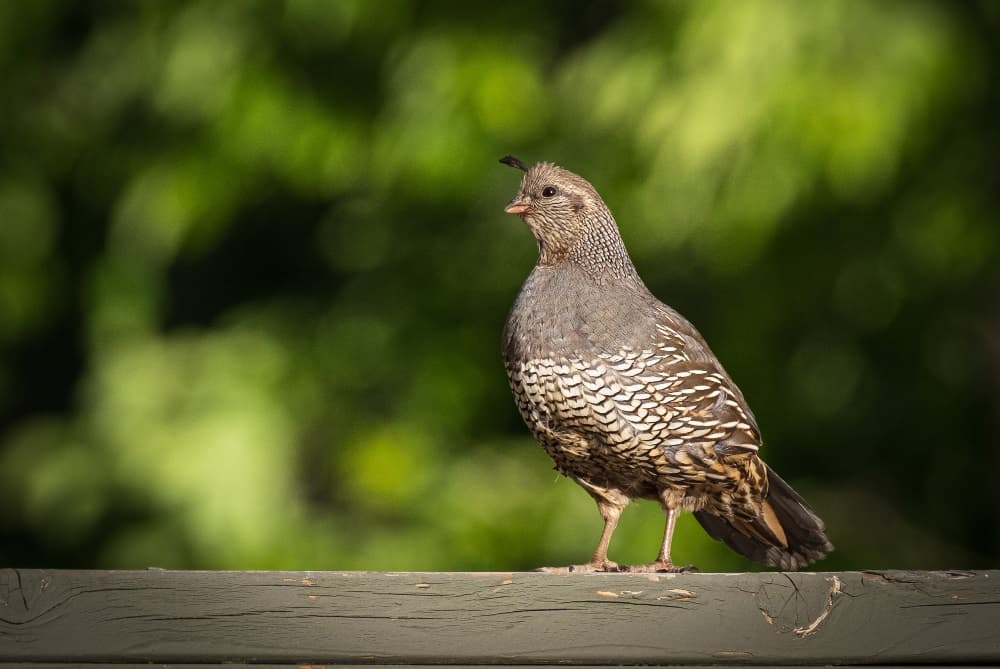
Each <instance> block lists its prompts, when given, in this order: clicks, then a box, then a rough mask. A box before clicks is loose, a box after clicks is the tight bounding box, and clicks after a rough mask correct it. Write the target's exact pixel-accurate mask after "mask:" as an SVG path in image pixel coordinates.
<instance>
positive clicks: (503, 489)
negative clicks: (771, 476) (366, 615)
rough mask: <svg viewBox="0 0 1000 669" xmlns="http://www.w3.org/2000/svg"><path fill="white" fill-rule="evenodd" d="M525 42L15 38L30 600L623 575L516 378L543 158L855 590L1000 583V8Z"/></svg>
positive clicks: (628, 526) (15, 307)
mask: <svg viewBox="0 0 1000 669" xmlns="http://www.w3.org/2000/svg"><path fill="white" fill-rule="evenodd" d="M501 4H502V6H498V7H497V8H493V9H489V8H487V6H486V5H469V4H463V3H448V2H429V3H415V2H414V3H406V2H392V3H370V2H362V1H360V0H337V1H327V0H287V1H286V2H272V1H270V0H267V1H265V0H256V1H255V0H244V1H241V2H216V1H215V0H202V1H188V2H124V1H116V2H100V3H97V2H94V3H80V2H58V1H55V0H46V1H41V0H19V1H9V2H4V3H0V115H2V119H3V122H2V123H0V421H2V423H0V425H2V429H0V563H2V564H5V565H19V566H53V567H55V566H63V567H69V566H73V567H105V568H106V567H133V568H135V567H144V566H149V565H155V566H161V567H196V568H254V569H277V568H297V569H395V570H404V569H495V570H510V569H525V568H531V567H534V566H537V565H538V564H542V563H552V564H558V563H568V562H573V561H582V560H584V559H586V557H587V556H589V553H590V551H591V550H592V549H593V546H594V545H595V542H596V539H597V535H598V534H599V529H600V524H601V523H600V518H599V516H598V514H597V511H596V509H595V508H594V506H593V503H592V501H591V500H590V498H589V497H588V496H587V495H586V494H585V493H583V492H582V491H581V490H579V489H578V488H577V487H576V486H575V485H574V484H573V483H571V482H570V481H568V480H566V479H562V478H559V477H557V476H556V474H555V473H554V472H553V471H552V470H551V463H549V461H548V459H547V457H546V456H545V455H544V453H543V452H542V451H541V449H539V448H538V447H537V446H536V445H534V444H533V442H532V440H531V439H530V437H529V436H528V433H527V431H526V430H525V429H524V427H523V425H521V423H520V420H519V418H518V416H517V414H516V411H515V409H514V405H513V402H512V401H511V399H510V397H509V395H508V390H507V387H506V383H505V379H504V374H503V369H502V365H501V362H500V354H499V335H500V331H501V328H502V324H503V320H504V318H505V316H506V311H507V309H508V307H509V305H510V303H511V302H512V300H513V298H514V296H515V294H516V292H517V289H518V286H519V284H520V281H521V280H522V279H523V277H524V276H525V275H526V274H527V272H528V271H529V270H530V268H531V265H532V263H533V262H534V254H535V248H534V244H533V241H532V240H531V237H530V235H529V233H528V231H527V230H526V229H525V228H524V226H522V225H521V224H520V223H519V222H518V221H517V220H516V219H514V218H512V217H507V216H505V215H504V214H503V213H502V207H503V204H504V203H505V202H506V200H507V199H508V198H509V197H510V196H511V195H513V193H514V192H515V190H516V188H517V184H518V174H516V173H514V172H511V171H510V170H508V169H507V168H505V167H503V166H500V165H498V164H497V162H496V160H497V158H498V157H499V156H501V155H503V154H505V153H508V152H511V153H515V154H517V155H519V156H521V157H522V158H524V159H527V160H542V159H544V160H552V161H556V162H559V163H560V164H562V165H564V166H566V167H567V168H570V169H572V170H574V171H576V172H579V173H580V174H583V175H585V176H586V177H588V178H589V179H590V180H591V181H592V182H593V183H594V184H595V185H596V186H597V188H598V189H599V190H600V191H601V192H602V194H603V195H604V196H605V199H606V200H607V202H608V203H609V205H610V206H611V208H612V210H613V211H614V212H615V213H616V215H617V217H618V220H619V223H620V225H621V228H622V232H623V235H624V237H625V239H626V242H627V244H628V245H629V247H630V249H631V251H632V253H633V256H634V258H635V260H636V263H637V265H638V267H639V269H640V272H641V273H642V275H643V276H644V277H645V279H646V281H647V283H649V285H650V286H651V287H652V288H653V290H654V292H655V293H657V294H658V295H659V296H660V297H661V298H663V299H664V300H666V301H667V302H669V303H671V304H673V305H674V306H676V307H677V308H679V309H680V310H681V311H682V312H684V313H686V314H687V315H688V316H689V317H690V318H691V319H692V320H693V321H694V322H695V323H697V324H698V325H699V327H700V329H701V330H702V331H703V333H704V334H705V335H706V337H707V338H708V340H709V341H710V343H711V344H712V345H713V347H714V348H715V350H716V353H717V354H718V355H719V357H720V358H721V359H722V360H723V361H724V363H725V364H726V366H727V368H728V369H729V371H730V373H731V374H732V375H733V377H734V378H735V379H736V380H737V381H738V382H739V383H740V385H741V387H742V388H743V390H744V392H745V393H746V395H747V397H748V398H749V400H750V402H751V404H752V406H753V407H754V410H755V412H756V413H757V416H758V418H759V422H760V424H761V426H762V427H763V430H764V433H765V436H766V440H767V441H766V446H765V449H764V454H765V456H766V458H767V459H768V460H769V461H770V462H771V463H772V464H773V465H774V466H775V468H776V469H777V470H779V471H780V472H781V473H782V474H783V475H784V477H785V478H786V479H788V480H790V481H792V482H793V483H794V484H795V485H796V487H797V488H799V489H800V490H801V491H802V492H803V493H804V494H805V495H806V497H808V498H809V499H810V500H811V501H812V502H813V504H814V505H815V507H816V508H817V509H818V510H819V511H820V513H821V514H822V515H823V516H824V517H825V518H826V519H827V521H828V525H829V527H830V531H831V535H832V537H833V540H834V542H835V543H836V544H837V545H838V547H839V550H838V552H837V553H835V554H834V556H833V557H831V558H830V559H829V560H827V561H826V562H825V563H823V565H822V566H823V567H826V568H831V569H836V568H875V567H913V568H950V567H982V566H995V565H996V558H997V556H998V555H1000V492H998V489H1000V488H998V486H997V485H996V482H995V476H996V472H997V471H998V469H1000V449H998V443H1000V383H998V382H997V378H998V376H1000V334H998V329H1000V317H998V313H997V309H998V306H1000V303H998V295H1000V292H998V287H1000V285H998V274H1000V272H998V263H997V258H998V241H1000V240H998V236H1000V230H998V225H997V224H998V215H997V213H998V210H1000V209H998V207H1000V201H998V199H1000V197H998V193H1000V188H998V186H1000V179H998V175H1000V172H998V169H997V165H996V156H997V155H1000V132H998V126H997V123H996V118H997V117H996V110H997V104H996V103H997V102H998V95H1000V92H998V90H997V88H996V86H995V80H996V73H997V71H998V70H997V65H998V63H1000V39H998V36H1000V12H998V10H997V5H995V4H992V3H989V2H986V1H983V2H968V3H924V2H910V3H902V2H850V3H849V2H832V3H799V2H793V1H792V0H755V1H753V2H743V3H730V2H723V1H722V0H714V1H698V2H694V1H690V2H662V3H661V2H648V3H635V4H630V5H618V4H616V3H610V2H608V3H596V4H592V5H588V6H579V5H577V4H576V3H570V2H553V3H547V4H545V5H537V4H535V3H528V2H515V3H501ZM661 524H662V516H661V513H660V511H659V510H658V509H657V508H656V507H655V506H654V505H652V504H649V503H641V504H637V505H635V506H634V507H633V508H631V509H629V510H628V511H627V512H626V514H625V517H624V519H623V523H622V527H621V529H620V531H619V533H618V534H617V535H616V537H615V542H614V544H613V546H612V557H613V558H615V559H618V560H622V561H645V560H648V559H651V558H652V557H653V556H654V555H655V551H656V548H657V542H658V540H659V536H660V532H661V529H662V528H661ZM676 546H677V548H676V551H675V554H676V556H677V558H678V559H679V560H682V561H684V562H694V563H696V564H699V565H700V566H701V567H702V568H704V569H709V570H725V569H733V570H739V569H747V568H751V565H749V564H748V563H747V562H746V561H744V560H743V559H742V558H740V557H738V556H736V555H734V554H733V553H731V552H730V551H728V549H726V548H724V547H723V546H721V545H720V544H717V543H715V542H713V541H711V540H710V539H709V538H708V537H707V536H706V535H705V534H704V532H702V531H701V529H700V528H699V527H698V526H697V524H696V523H694V522H693V520H692V519H690V518H685V519H684V520H683V521H682V523H681V525H680V526H679V529H678V538H677V542H676Z"/></svg>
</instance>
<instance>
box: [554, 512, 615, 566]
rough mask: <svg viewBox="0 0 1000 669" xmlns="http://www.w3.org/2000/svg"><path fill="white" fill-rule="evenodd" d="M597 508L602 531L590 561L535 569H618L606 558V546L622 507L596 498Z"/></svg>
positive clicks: (608, 543)
mask: <svg viewBox="0 0 1000 669" xmlns="http://www.w3.org/2000/svg"><path fill="white" fill-rule="evenodd" d="M597 508H598V509H599V510H600V512H601V517H602V518H604V531H603V532H601V540H600V541H599V542H598V543H597V550H595V551H594V557H592V558H590V562H588V563H586V564H574V565H570V566H568V567H540V568H539V569H537V570H536V571H544V572H548V573H559V574H565V573H570V572H572V573H584V572H593V571H618V563H617V562H612V561H611V560H609V559H608V546H609V545H610V544H611V535H612V534H614V533H615V528H616V527H618V519H619V518H620V517H621V515H622V507H621V506H618V505H616V504H611V503H610V502H608V501H606V500H603V499H600V498H598V499H597Z"/></svg>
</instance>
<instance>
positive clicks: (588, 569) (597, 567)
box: [535, 560, 623, 574]
mask: <svg viewBox="0 0 1000 669" xmlns="http://www.w3.org/2000/svg"><path fill="white" fill-rule="evenodd" d="M535 571H539V572H542V573H545V574H593V573H601V572H617V571H623V569H622V568H621V567H620V566H618V563H617V562H612V561H611V560H602V561H599V562H588V563H586V564H571V565H569V566H566V567H539V568H538V569H536V570H535Z"/></svg>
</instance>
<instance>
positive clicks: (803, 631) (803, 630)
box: [792, 575, 842, 639]
mask: <svg viewBox="0 0 1000 669" xmlns="http://www.w3.org/2000/svg"><path fill="white" fill-rule="evenodd" d="M826 581H827V583H829V584H830V588H829V589H828V590H827V591H826V605H825V606H824V607H823V610H822V611H820V614H819V615H818V616H816V619H815V620H813V621H812V622H811V623H809V624H808V625H806V626H804V627H796V628H795V629H793V630H792V631H793V632H795V635H796V636H798V637H799V638H800V639H801V638H805V637H807V636H810V635H812V634H815V633H816V631H817V630H818V629H819V626H820V625H822V624H823V621H824V620H826V617H827V616H828V615H830V611H832V610H833V602H834V599H835V598H836V596H837V595H839V594H840V593H841V587H842V584H841V582H840V577H838V576H836V575H833V576H830V578H828V579H826Z"/></svg>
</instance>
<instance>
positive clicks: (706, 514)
mask: <svg viewBox="0 0 1000 669" xmlns="http://www.w3.org/2000/svg"><path fill="white" fill-rule="evenodd" d="M500 162H502V163H505V164H507V165H509V166H511V167H515V168H517V169H519V170H521V171H522V172H524V176H523V178H522V180H521V187H520V190H519V191H518V193H517V195H516V196H514V198H513V199H511V200H510V202H509V203H508V204H507V206H506V209H505V211H506V212H508V213H511V214H516V215H517V216H519V217H521V219H522V220H523V221H524V222H525V223H527V225H528V227H529V228H530V229H531V232H532V234H533V235H534V237H535V239H536V241H537V242H538V261H537V263H536V265H535V267H534V269H533V270H532V272H531V274H530V275H529V276H528V278H527V279H526V280H525V282H524V284H523V286H522V287H521V291H520V293H519V294H518V296H517V299H516V300H515V302H514V305H513V307H512V308H511V311H510V315H509V316H508V318H507V323H506V326H505V328H504V334H503V355H504V365H505V368H506V371H507V377H508V381H509V383H510V387H511V390H512V391H513V394H514V398H515V400H516V402H517V407H518V409H519V411H520V413H521V416H522V417H523V419H524V421H525V423H526V424H527V426H528V428H529V429H530V430H531V432H532V433H533V434H534V436H535V438H536V439H537V440H538V442H539V443H540V444H541V445H542V447H543V448H544V449H545V451H546V452H547V453H548V455H549V456H550V457H551V458H552V460H553V461H554V463H555V467H556V469H557V470H558V471H559V472H560V473H561V474H563V475H565V476H567V477H569V478H571V479H573V480H574V481H576V483H578V484H579V485H580V486H582V487H583V488H584V489H585V490H586V491H587V492H588V493H589V494H590V495H591V497H593V498H594V500H595V501H596V502H597V507H598V509H599V510H600V513H601V516H602V517H603V519H604V531H603V532H602V534H601V538H600V541H599V542H598V545H597V549H596V550H595V552H594V555H593V557H592V558H591V559H590V561H589V562H588V563H586V564H582V565H574V566H570V567H556V568H543V570H555V571H584V572H585V571H618V570H629V571H640V572H658V571H683V570H685V569H690V568H692V567H690V566H688V567H678V566H675V565H674V563H673V562H672V561H671V555H670V549H671V540H672V537H673V533H674V526H675V524H676V522H677V517H678V514H679V513H680V512H681V511H691V512H693V513H694V515H695V518H697V520H698V522H699V523H700V524H701V525H702V527H703V528H704V529H705V530H706V531H707V532H708V533H709V535H711V536H712V537H713V538H715V539H718V540H720V541H723V542H725V543H726V544H727V545H728V546H729V547H731V548H732V549H733V550H735V551H736V552H738V553H740V554H742V555H745V556H746V557H748V558H750V559H752V560H755V561H757V562H762V563H764V564H767V565H771V566H774V567H779V568H781V569H798V568H800V567H803V566H805V565H808V564H810V563H812V562H814V561H815V560H818V559H820V558H822V557H824V556H825V555H827V554H828V553H829V552H830V551H831V550H833V546H832V544H831V543H830V541H829V540H828V539H827V536H826V531H825V527H824V525H823V521H822V520H821V519H820V518H819V516H817V515H816V513H815V512H814V511H813V510H812V509H811V508H809V506H808V505H807V504H806V502H805V500H803V499H802V497H801V496H799V494H798V493H796V492H795V491H794V490H793V489H792V488H791V486H789V485H788V484H787V483H785V482H784V481H783V480H782V479H781V478H780V477H779V476H778V475H777V474H775V473H774V471H772V470H771V469H770V467H768V466H767V465H766V464H765V463H764V462H763V461H762V460H761V459H760V457H759V454H758V451H759V448H760V446H761V435H760V431H759V430H758V428H757V423H756V420H755V419H754V415H753V413H752V412H751V411H750V408H749V407H748V406H747V403H746V400H745V399H744V397H743V394H742V393H741V392H740V390H739V388H737V387H736V384H735V383H733V381H732V379H730V377H729V375H728V374H727V373H726V371H725V370H724V369H723V368H722V365H721V364H720V363H719V361H718V360H717V359H716V357H715V355H714V354H713V353H712V351H711V350H710V349H709V347H708V344H706V343H705V340H704V339H703V338H702V336H701V335H700V334H699V333H698V331H697V330H696V329H695V328H694V326H693V325H692V324H691V323H690V322H688V321H687V320H686V319H685V318H684V317H683V316H681V315H680V314H679V313H678V312H676V311H675V310H674V309H672V308H671V307H669V306H667V305H666V304H664V303H662V302H660V301H659V300H657V299H656V298H655V297H654V296H653V295H652V293H651V292H650V291H649V289H648V288H647V287H646V285H645V284H644V283H643V282H642V279H640V278H639V275H638V273H637V272H636V269H635V266H634V265H633V264H632V260H631V258H630V257H629V255H628V252H627V250H626V249H625V244H624V242H623V241H622V238H621V235H620V234H619V231H618V226H617V224H616V222H615V219H614V217H613V216H612V215H611V212H610V211H609V210H608V207H607V206H606V205H605V204H604V201H603V200H602V199H601V196H600V195H599V194H598V193H597V191H596V190H595V189H594V187H593V186H592V185H591V184H590V183H589V182H587V181H586V180H585V179H583V178H582V177H580V176H577V175H576V174H573V173H572V172H569V171H567V170H565V169H562V168H561V167H558V166H556V165H553V164H551V163H545V162H542V163H536V164H534V165H532V166H528V165H526V164H524V163H523V162H522V161H520V160H518V159H517V158H515V157H513V156H504V157H503V158H501V159H500ZM633 499H651V500H655V501H657V502H659V504H660V505H661V506H662V508H663V510H664V513H665V515H666V523H665V529H664V533H663V541H662V543H661V545H660V551H659V555H658V556H657V558H656V560H654V561H653V562H651V563H649V564H644V565H635V566H631V567H619V565H618V564H616V563H615V562H612V561H611V560H609V559H608V545H609V543H610V542H611V536H612V534H613V533H614V531H615V527H616V525H617V524H618V519H619V516H620V515H621V513H622V510H623V509H624V508H625V507H626V506H627V505H628V504H629V502H630V501H631V500H633Z"/></svg>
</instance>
